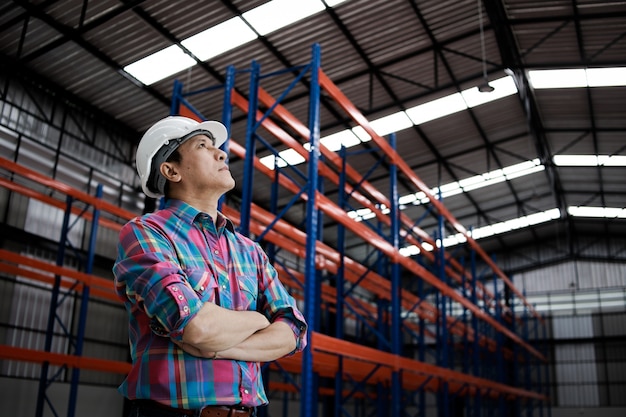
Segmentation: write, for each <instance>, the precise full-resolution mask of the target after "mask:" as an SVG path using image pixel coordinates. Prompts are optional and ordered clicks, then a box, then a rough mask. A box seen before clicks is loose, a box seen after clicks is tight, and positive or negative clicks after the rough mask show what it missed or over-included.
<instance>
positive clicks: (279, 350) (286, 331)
mask: <svg viewBox="0 0 626 417" xmlns="http://www.w3.org/2000/svg"><path fill="white" fill-rule="evenodd" d="M295 348H296V336H295V335H294V333H293V331H292V330H291V327H289V325H288V324H287V323H285V322H280V321H279V322H275V323H272V324H270V325H269V326H268V327H266V328H265V329H263V330H259V331H258V332H256V333H254V334H253V335H251V336H250V337H248V338H247V339H245V340H244V341H242V342H241V343H239V344H238V345H236V346H234V347H232V348H230V349H226V350H223V351H218V353H217V359H221V358H222V359H235V360H241V361H250V362H268V361H273V360H275V359H278V358H282V357H283V356H285V355H287V354H288V353H290V352H292V351H293V350H294V349H295Z"/></svg>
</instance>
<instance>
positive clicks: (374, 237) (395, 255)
mask: <svg viewBox="0 0 626 417" xmlns="http://www.w3.org/2000/svg"><path fill="white" fill-rule="evenodd" d="M230 151H231V152H232V153H233V154H235V155H237V156H239V157H240V158H244V157H245V149H244V148H243V147H242V146H241V145H239V144H237V143H236V142H232V141H231V142H230ZM254 166H255V168H256V169H257V170H258V171H260V172H261V173H263V174H265V175H267V176H269V177H270V178H274V171H273V170H271V169H270V168H268V167H266V166H265V165H263V164H262V163H260V161H259V160H258V158H256V157H255V160H254ZM278 182H279V184H280V185H282V186H284V187H285V188H287V189H288V190H290V191H292V192H294V193H296V194H297V193H298V192H299V187H298V186H297V185H296V184H293V183H292V182H290V181H289V180H288V179H287V178H286V177H285V176H284V175H279V176H278ZM301 196H302V198H303V199H305V200H306V199H307V197H306V194H301ZM316 204H317V207H318V209H321V210H322V211H323V212H324V213H326V214H327V215H328V216H330V217H331V218H332V219H333V220H335V221H337V222H338V223H341V224H343V225H344V226H346V227H347V228H348V229H350V230H352V231H353V232H354V233H356V234H357V235H359V236H360V237H361V238H362V239H364V240H365V241H367V242H369V243H370V244H371V245H372V246H375V247H376V248H378V249H379V250H380V251H381V252H384V253H385V254H386V255H387V256H388V257H389V258H390V259H391V261H392V262H396V263H399V264H401V265H402V266H403V267H405V268H406V269H407V270H409V271H411V272H412V273H413V274H415V275H417V276H419V277H422V278H423V279H424V280H425V281H427V282H428V283H430V284H431V285H433V286H434V287H435V288H437V289H438V290H439V291H440V292H441V293H443V294H444V295H446V296H448V297H450V298H452V299H453V300H455V301H457V302H458V303H459V304H461V305H463V306H464V307H466V308H467V309H468V310H470V311H472V312H473V313H474V314H475V315H476V317H478V318H480V319H481V320H483V321H486V322H487V323H489V324H490V325H491V326H493V327H494V328H495V329H497V330H498V331H500V332H501V333H503V334H505V335H506V336H507V337H509V338H510V339H511V340H513V341H514V342H516V343H517V344H519V345H520V346H522V347H524V348H525V349H526V350H527V351H528V352H530V353H532V354H533V355H534V356H536V357H537V358H540V359H541V360H544V361H545V357H544V356H543V355H542V354H541V353H540V352H539V351H537V350H536V349H535V348H533V347H532V346H530V345H529V344H528V343H526V342H525V341H524V340H522V339H521V338H520V337H519V336H518V335H516V334H515V333H513V332H511V331H510V330H509V329H507V328H506V327H504V326H503V325H501V324H500V323H499V322H498V321H496V320H495V319H494V318H493V317H491V316H490V315H488V314H487V313H485V312H484V311H482V310H481V309H480V308H479V307H478V306H476V305H475V304H473V303H472V302H471V301H470V300H468V299H466V298H464V297H463V296H461V295H460V294H458V293H457V292H456V291H454V289H452V288H451V287H449V286H447V285H446V284H445V283H443V282H441V281H440V280H439V278H437V277H436V276H435V275H433V274H432V273H431V272H429V271H428V270H427V269H426V268H424V267H422V266H421V265H419V264H418V263H417V262H415V261H413V260H412V259H409V258H407V257H404V256H402V255H400V253H399V251H398V250H397V249H395V248H394V247H393V246H392V245H391V244H390V243H389V242H387V240H385V239H384V238H383V237H381V236H380V235H378V234H377V233H376V232H374V231H372V230H371V229H369V228H367V227H366V226H365V225H363V224H361V223H359V222H356V221H355V220H354V219H351V218H350V217H348V215H347V214H346V213H345V212H344V211H343V210H342V209H341V208H339V207H338V206H337V205H335V204H334V203H333V202H332V201H331V200H330V199H328V198H327V197H326V196H324V195H323V194H321V193H319V192H317V193H316Z"/></svg>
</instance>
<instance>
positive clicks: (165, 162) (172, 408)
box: [113, 116, 306, 417]
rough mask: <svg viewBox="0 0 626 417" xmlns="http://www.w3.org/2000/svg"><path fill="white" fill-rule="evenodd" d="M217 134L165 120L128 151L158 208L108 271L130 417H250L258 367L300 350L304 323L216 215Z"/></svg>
mask: <svg viewBox="0 0 626 417" xmlns="http://www.w3.org/2000/svg"><path fill="white" fill-rule="evenodd" d="M226 138H227V131H226V128H225V127H224V125H222V124H221V123H219V122H215V121H206V122H203V123H198V122H196V121H194V120H192V119H188V118H185V117H180V116H170V117H167V118H165V119H162V120H160V121H158V122H157V123H155V124H154V125H153V126H152V127H151V128H150V129H148V131H147V132H146V133H145V134H144V136H143V137H142V139H141V141H140V143H139V146H138V148H137V155H136V163H137V171H138V173H139V177H140V180H141V186H142V188H143V190H144V192H145V193H146V195H148V196H150V197H154V198H157V197H160V196H161V195H164V196H165V207H164V208H163V209H161V210H158V211H156V212H154V213H150V214H146V215H144V216H142V217H138V218H135V219H133V220H131V221H130V222H129V223H127V224H126V225H125V226H124V228H123V229H122V230H121V232H120V242H119V245H118V258H117V260H116V263H115V265H114V267H113V272H114V275H115V284H116V289H117V292H118V294H119V296H120V297H121V298H122V300H123V301H124V304H125V306H126V309H127V311H128V313H129V320H130V323H129V339H130V340H129V341H130V352H131V358H132V368H131V371H130V373H129V374H128V376H127V378H126V379H125V380H124V382H123V383H122V385H121V386H120V388H119V390H120V392H121V393H122V394H123V395H125V396H126V397H127V398H129V399H130V400H131V401H132V408H131V414H130V415H131V416H172V417H173V416H180V415H194V416H201V417H212V416H240V417H245V416H249V415H254V413H255V410H256V407H257V406H260V405H264V404H266V403H267V402H268V400H267V397H266V394H265V392H264V389H263V382H262V378H261V373H260V365H259V362H266V361H272V360H275V359H278V358H280V357H283V356H285V355H290V354H293V353H295V352H299V351H301V350H302V349H304V347H305V344H306V322H305V320H304V317H303V316H302V314H301V312H300V311H299V310H298V308H297V306H296V302H295V300H294V299H293V298H292V297H291V296H290V295H289V293H288V292H287V291H286V290H285V288H284V287H283V285H282V284H281V283H280V281H279V280H278V277H277V273H276V270H275V269H274V268H273V267H272V265H271V264H270V263H269V260H268V258H267V255H266V254H265V253H264V252H263V250H262V249H261V248H260V247H259V246H258V245H257V244H256V243H254V242H252V241H251V240H249V239H248V238H246V237H244V236H242V235H241V234H239V233H237V232H236V231H235V227H234V226H233V223H232V222H231V221H230V220H229V219H227V218H225V217H224V216H223V215H222V214H221V213H220V212H219V211H218V201H219V199H220V197H221V196H222V195H223V194H224V193H226V192H227V191H229V190H231V189H232V188H233V187H234V186H235V181H234V179H233V177H232V175H231V173H230V171H229V169H228V165H227V163H226V160H227V155H226V153H225V152H224V151H222V150H220V149H219V148H220V146H221V145H222V144H223V143H224V142H225V141H226Z"/></svg>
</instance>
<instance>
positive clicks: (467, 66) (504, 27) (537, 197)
mask: <svg viewBox="0 0 626 417" xmlns="http://www.w3.org/2000/svg"><path fill="white" fill-rule="evenodd" d="M263 3H265V2H264V1H231V0H222V1H212V2H207V1H199V0H190V1H184V2H182V1H169V0H159V1H138V0H135V1H113V0H98V1H95V0H57V1H25V0H15V1H4V2H2V4H0V58H1V59H2V61H4V62H10V63H11V65H18V66H23V67H24V68H28V69H29V70H30V71H34V72H37V73H39V74H40V75H41V76H43V77H44V78H46V79H48V80H49V81H50V82H51V83H54V84H56V85H58V86H60V87H61V88H62V89H65V90H66V91H68V92H70V93H71V94H73V95H76V96H78V97H80V98H81V99H82V100H84V101H85V102H88V103H91V104H92V105H94V106H95V107H97V108H99V109H100V110H102V112H104V113H106V114H108V115H111V116H112V117H114V118H115V119H117V120H119V121H120V123H122V124H124V125H125V126H127V127H130V128H131V129H134V130H135V131H136V132H137V138H138V137H139V136H140V134H141V132H143V131H144V130H145V129H146V128H147V127H148V126H149V125H150V124H151V123H153V122H154V121H155V120H156V119H158V118H160V117H162V116H165V115H167V114H168V113H169V99H170V97H171V94H172V86H173V81H174V79H179V80H181V81H182V82H183V83H184V85H185V88H186V89H187V91H193V90H195V89H200V88H205V87H209V86H213V85H219V84H221V83H222V82H223V80H224V77H225V72H226V68H227V67H228V66H229V65H233V66H234V67H235V68H237V69H240V70H244V69H247V68H249V66H250V64H251V61H252V60H255V61H257V62H258V63H259V64H260V65H261V68H262V71H263V72H264V73H269V72H272V71H278V70H282V69H285V68H290V67H292V66H297V65H302V64H305V63H307V62H308V61H309V60H310V51H311V45H312V44H313V43H319V44H320V45H321V48H322V68H323V70H324V71H325V72H326V74H328V76H329V77H330V78H331V79H332V80H333V81H334V82H335V83H336V84H337V85H338V86H339V87H340V88H341V89H342V91H343V92H344V94H345V95H346V96H347V97H348V98H349V99H350V100H351V101H352V102H353V103H354V104H355V105H356V106H357V107H358V108H359V109H360V110H361V111H362V112H363V113H364V114H365V115H366V116H367V117H368V118H370V120H373V119H375V118H378V117H380V116H384V115H387V114H392V113H395V112H398V111H401V110H405V109H407V108H410V107H412V106H414V105H417V104H421V103H424V102H427V101H430V100H433V99H435V98H438V97H442V96H445V95H448V94H451V93H455V92H459V91H461V90H463V89H466V88H470V87H472V86H475V85H478V84H480V83H481V82H482V68H483V67H482V56H481V44H480V27H479V14H478V7H477V6H478V4H482V6H483V9H482V16H483V19H484V29H485V30H484V40H485V58H486V69H487V71H488V77H489V79H491V80H494V79H497V78H501V77H503V76H505V70H506V69H512V70H514V71H515V73H516V74H517V76H518V77H522V78H523V77H524V75H525V72H524V71H525V70H528V69H533V68H583V67H601V66H626V4H625V3H624V2H622V1H604V2H598V1H583V0H573V1H572V0H563V1H550V2H543V1H524V0H485V1H483V2H477V1H475V0H461V1H456V0H427V1H417V0H392V1H389V0H350V1H347V2H345V3H343V4H341V5H339V6H338V7H336V8H334V9H327V10H326V11H324V12H321V13H318V14H317V15H314V16H312V17H310V18H308V19H306V20H305V21H302V22H299V23H296V24H293V25H290V26H288V27H285V28H283V29H281V30H279V31H277V32H274V33H271V34H269V35H267V36H264V37H260V38H259V39H257V40H254V41H252V42H249V43H248V44H246V45H244V46H242V47H240V48H237V49H236V50H234V51H230V52H228V53H225V54H222V55H220V56H218V57H216V58H213V59H211V60H209V61H207V62H202V63H198V65H195V66H194V67H193V68H191V69H189V70H186V71H184V72H182V73H179V74H176V75H174V76H172V77H168V78H167V79H165V80H162V81H160V82H157V83H155V84H154V85H151V86H143V85H141V84H140V83H137V82H134V81H133V80H132V79H130V77H128V76H126V75H125V74H124V73H123V71H122V68H123V67H124V66H125V65H127V64H129V63H132V62H134V61H136V60H137V59H139V58H142V57H144V56H146V55H149V54H151V53H153V52H155V51H158V50H160V49H162V48H164V47H166V46H169V45H171V44H172V43H176V42H180V41H181V40H183V39H185V38H187V37H189V36H191V35H194V34H196V33H198V32H200V31H202V30H204V29H207V28H209V27H211V26H213V25H215V24H217V23H220V22H223V21H226V20H228V19H230V18H232V17H234V16H236V15H239V14H241V13H242V12H245V11H247V10H250V9H252V8H254V7H256V6H258V5H260V4H263ZM276 18H277V19H280V16H276ZM290 78H291V79H292V78H293V74H290V73H287V74H286V75H285V76H283V77H282V78H278V77H277V78H275V79H268V80H267V81H265V83H264V84H263V87H264V88H265V89H266V90H267V91H268V92H270V93H271V94H272V95H274V97H278V96H279V95H280V94H281V92H282V89H284V86H285V79H287V81H289V79H290ZM247 85H248V80H247V76H246V75H244V74H242V75H240V76H238V78H237V88H238V89H239V91H240V92H241V93H243V94H247ZM525 92H526V93H528V94H529V96H528V100H526V101H524V98H525V97H524V95H522V96H521V97H520V96H517V95H516V96H511V97H507V98H504V99H500V100H498V101H496V102H493V103H489V104H485V105H482V106H479V107H476V108H473V109H471V110H465V111H461V112H458V113H455V114H452V115H450V116H447V117H444V118H442V119H438V120H434V121H431V122H427V123H425V124H423V125H420V126H415V127H412V128H409V129H405V130H402V131H399V132H398V133H397V140H398V151H399V153H400V154H401V155H402V156H403V158H404V159H405V160H406V161H407V162H408V164H409V165H410V166H411V167H413V168H414V170H415V172H416V173H417V174H418V175H419V176H420V178H422V179H423V180H424V181H425V182H426V183H427V184H428V185H429V186H432V187H435V186H437V185H440V184H446V183H449V182H453V181H458V180H461V179H464V178H467V177H470V176H473V175H478V174H482V173H484V172H488V171H491V170H495V169H499V168H503V167H505V166H509V165H512V164H516V163H520V162H523V161H527V160H531V159H534V158H540V159H541V160H542V162H544V163H546V164H547V165H546V166H547V169H546V171H544V172H540V173H537V174H533V175H531V176H529V177H524V178H522V179H516V180H512V181H509V182H506V183H502V184H499V185H497V186H492V187H490V188H487V189H480V190H476V191H474V192H469V193H465V194H461V195H457V196H454V197H450V198H449V199H447V200H446V201H445V204H446V206H447V207H449V208H450V210H451V211H452V212H453V214H455V215H456V216H457V218H458V219H459V220H460V221H461V222H462V223H463V224H464V225H466V226H467V227H471V226H479V225H485V224H491V223H494V222H498V221H504V220H508V219H511V218H514V217H516V216H518V215H522V214H531V213H533V212H537V211H541V210H547V209H550V208H554V207H560V208H563V207H564V206H567V205H593V204H596V205H606V206H612V207H624V206H625V205H626V204H625V202H626V185H625V183H624V178H626V169H625V168H618V167H615V168H575V167H573V168H555V167H553V166H552V164H551V162H550V157H551V155H552V154H555V153H571V154H575V153H581V154H620V155H623V154H624V147H625V144H626V140H625V139H626V133H625V132H626V88H625V87H604V88H594V89H582V90H571V89H563V90H554V89H552V90H538V91H531V90H525ZM520 98H521V99H520ZM193 104H194V106H196V107H197V108H198V109H199V110H200V111H201V112H202V113H203V114H205V115H207V117H220V114H221V102H220V100H219V99H216V98H215V97H210V96H200V95H199V96H197V97H195V98H194V100H193ZM284 104H285V106H286V107H287V108H288V109H289V110H290V111H291V112H292V113H293V114H295V115H296V116H297V117H299V118H300V119H301V120H303V121H306V117H307V111H308V97H307V86H306V84H305V83H299V84H298V85H297V86H296V88H295V90H294V92H293V93H292V95H291V96H290V98H287V99H286V101H285V103H284ZM529 109H530V111H529ZM321 114H322V126H321V127H322V135H325V134H330V133H333V132H336V131H339V130H342V129H345V128H346V127H350V126H352V124H351V123H350V121H349V120H348V118H347V117H346V115H345V114H343V113H342V112H340V111H339V110H338V107H337V105H336V104H334V103H331V102H328V100H324V101H323V104H322V109H321ZM231 133H232V136H233V140H235V141H237V142H239V143H243V137H244V133H245V115H244V114H242V113H241V112H240V111H236V112H235V114H234V118H233V126H232V131H231ZM364 146H365V147H366V148H372V144H371V143H370V144H367V145H364ZM266 153H267V152H265V153H262V155H264V154H266ZM262 155H261V156H262ZM378 160H379V155H378V154H376V153H373V154H371V155H363V156H360V157H358V158H354V157H353V158H350V163H351V164H352V165H353V166H354V167H355V168H356V169H357V170H358V171H359V172H361V173H365V172H367V171H368V169H369V168H370V167H371V166H372V164H374V163H375V162H376V161H378ZM232 168H233V172H234V174H235V176H236V177H237V178H238V179H241V177H242V172H241V169H242V164H241V162H240V161H237V160H236V158H234V159H233V163H232ZM387 176H388V175H387V170H386V168H385V165H382V166H381V167H380V168H378V169H377V170H376V171H375V173H374V177H373V178H371V180H370V181H371V182H372V183H374V184H375V185H376V186H377V187H379V188H380V189H381V190H383V191H386V190H387V189H388V180H387ZM261 184H265V185H261ZM415 191H416V190H415V189H413V188H412V187H411V186H409V185H408V183H407V182H406V181H405V182H404V183H403V185H401V190H400V193H401V194H403V193H409V192H415ZM327 193H328V195H330V196H333V195H334V194H335V191H334V190H333V188H332V187H329V189H328V190H327ZM268 196H269V184H268V183H267V182H266V183H264V182H259V185H258V187H255V200H256V201H257V202H258V203H259V204H261V205H266V204H267V201H268V199H269V197H268ZM287 198H289V197H288V196H287V195H286V196H285V199H287ZM283 201H285V200H283ZM412 210H413V212H414V213H413V214H414V215H415V216H418V217H419V216H421V214H422V213H423V210H424V208H414V209H412ZM562 222H564V223H563V227H564V228H566V229H567V228H569V229H570V230H571V231H576V224H575V223H574V222H575V219H572V218H569V217H568V216H567V215H565V214H564V215H563V219H562ZM620 222H621V223H620ZM623 222H624V220H621V221H615V222H610V221H609V222H608V223H607V225H610V227H608V226H607V227H604V228H599V230H600V231H599V233H604V232H606V231H611V232H612V233H616V234H620V233H622V232H623V231H624V229H625V227H624V225H623V224H622V223H623ZM328 227H330V228H331V229H332V227H333V225H330V224H329V225H328ZM422 227H423V228H424V229H425V230H427V231H428V232H431V231H432V229H434V228H435V227H436V222H435V220H434V219H430V220H428V219H427V220H426V221H425V223H424V224H423V226H422ZM538 230H539V229H538ZM541 230H542V235H545V233H546V231H545V230H550V228H542V229H541ZM584 230H585V233H589V230H588V228H584ZM556 234H558V233H554V235H556ZM537 237H538V235H537V234H536V233H534V232H532V231H530V232H529V231H524V232H517V233H511V234H509V235H504V236H500V237H498V238H497V239H491V240H490V241H486V245H487V248H488V249H490V250H498V249H500V248H501V247H502V248H504V249H505V250H507V249H513V248H515V247H518V246H519V245H522V244H524V243H528V240H530V241H532V240H533V239H536V238H537ZM568 238H572V236H569V237H568ZM355 244H356V243H355Z"/></svg>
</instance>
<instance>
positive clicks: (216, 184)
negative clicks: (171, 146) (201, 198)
mask: <svg viewBox="0 0 626 417" xmlns="http://www.w3.org/2000/svg"><path fill="white" fill-rule="evenodd" d="M178 152H179V153H180V156H181V161H180V163H179V164H178V165H179V172H180V175H181V178H182V181H183V182H184V186H185V188H186V189H187V190H188V191H190V192H193V193H202V194H203V195H204V194H205V193H211V194H219V196H221V195H222V194H224V193H225V192H227V191H230V190H232V189H233V188H234V187H235V180H234V178H233V176H232V174H231V172H230V170H229V168H228V165H227V164H226V158H227V154H226V152H224V151H222V150H221V149H219V148H216V147H215V146H214V142H213V140H211V139H210V138H209V137H207V136H206V135H202V134H200V135H196V136H194V137H192V138H191V139H189V140H187V141H185V142H184V143H183V144H182V145H180V146H179V147H178ZM219 196H218V198H219Z"/></svg>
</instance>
